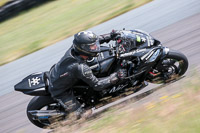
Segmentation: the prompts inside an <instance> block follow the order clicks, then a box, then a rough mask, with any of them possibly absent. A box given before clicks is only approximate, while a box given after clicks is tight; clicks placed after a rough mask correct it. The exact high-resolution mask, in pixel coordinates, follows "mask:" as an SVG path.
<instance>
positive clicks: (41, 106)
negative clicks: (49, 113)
mask: <svg viewBox="0 0 200 133" xmlns="http://www.w3.org/2000/svg"><path fill="white" fill-rule="evenodd" d="M53 104H57V103H56V102H55V101H54V100H53V99H52V98H51V97H49V96H35V97H34V98H33V99H31V101H30V102H29V104H28V106H27V110H26V114H27V117H28V119H29V120H30V121H31V122H32V123H33V124H34V125H35V126H37V127H40V128H45V127H47V126H49V125H50V124H51V122H49V121H48V120H43V121H40V120H34V118H33V116H32V115H31V114H30V113H29V111H34V110H49V108H48V107H50V106H52V105H53Z"/></svg>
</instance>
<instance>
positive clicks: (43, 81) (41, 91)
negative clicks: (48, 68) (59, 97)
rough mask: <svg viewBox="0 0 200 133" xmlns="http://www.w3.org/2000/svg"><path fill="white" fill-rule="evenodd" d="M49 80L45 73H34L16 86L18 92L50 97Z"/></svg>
mask: <svg viewBox="0 0 200 133" xmlns="http://www.w3.org/2000/svg"><path fill="white" fill-rule="evenodd" d="M47 85H48V80H47V78H46V74H45V72H40V73H34V74H31V75H29V76H27V77H26V78H24V79H23V80H22V81H21V82H19V83H18V84H16V85H15V86H14V88H15V90H16V91H21V92H23V93H24V94H28V95H33V96H45V95H49V93H48V92H47Z"/></svg>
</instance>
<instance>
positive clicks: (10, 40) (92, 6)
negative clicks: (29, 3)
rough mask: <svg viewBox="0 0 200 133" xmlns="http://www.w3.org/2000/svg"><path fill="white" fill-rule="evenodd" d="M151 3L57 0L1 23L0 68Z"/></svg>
mask: <svg viewBox="0 0 200 133" xmlns="http://www.w3.org/2000/svg"><path fill="white" fill-rule="evenodd" d="M149 1H151V0H101V1H99V0H55V1H52V2H49V3H47V4H45V5H43V6H39V7H36V8H34V9H31V10H28V11H26V12H22V13H21V14H19V15H18V16H17V17H14V18H12V19H9V20H7V21H5V22H2V23H0V65H3V64H5V63H8V62H10V61H13V60H15V59H17V58H19V57H22V56H24V55H27V54H29V53H31V52H34V51H36V50H39V49H41V48H43V47H46V46H48V45H51V44H53V43H55V42H57V41H59V40H62V39H64V38H66V37H69V36H71V35H73V34H75V33H77V32H79V31H81V30H85V29H88V28H90V27H92V26H95V25H97V24H100V23H102V22H104V21H106V20H108V19H111V18H113V17H115V16H118V15H120V14H122V13H125V12H127V11H129V10H131V9H133V8H136V7H138V6H141V5H143V4H145V3H147V2H149ZM66 45H67V44H66ZM69 45H71V44H69Z"/></svg>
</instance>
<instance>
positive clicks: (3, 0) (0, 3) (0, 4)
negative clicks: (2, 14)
mask: <svg viewBox="0 0 200 133" xmlns="http://www.w3.org/2000/svg"><path fill="white" fill-rule="evenodd" d="M9 1H11V0H0V6H3V5H4V4H6V3H7V2H9Z"/></svg>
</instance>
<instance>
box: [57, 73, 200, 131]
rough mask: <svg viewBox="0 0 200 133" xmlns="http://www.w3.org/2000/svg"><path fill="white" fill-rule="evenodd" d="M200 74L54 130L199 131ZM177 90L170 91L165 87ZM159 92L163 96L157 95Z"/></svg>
mask: <svg viewBox="0 0 200 133" xmlns="http://www.w3.org/2000/svg"><path fill="white" fill-rule="evenodd" d="M199 81H200V76H199V74H196V73H195V74H193V76H191V77H188V78H184V79H182V80H181V81H178V82H177V83H173V84H171V85H169V86H166V87H165V88H164V89H163V91H162V90H160V92H159V96H161V97H156V98H155V97H154V96H152V98H151V100H148V101H146V102H141V103H142V104H138V105H137V107H136V106H133V105H134V103H133V101H129V102H127V103H124V104H123V105H118V106H116V107H114V108H110V109H109V110H108V111H107V112H104V113H102V114H101V115H100V116H98V117H97V118H95V119H91V120H89V121H85V122H83V123H81V124H80V123H79V124H76V125H73V126H61V127H58V128H57V129H56V130H55V131H54V132H59V133H60V132H63V133H64V132H66V131H68V132H76V133H79V132H80V133H94V132H95V133H104V132H109V133H199V132H200V117H199V116H200V82H199ZM170 88H173V89H178V88H179V89H180V91H177V92H176V93H171V94H170V93H169V91H167V90H168V89H170ZM160 94H162V95H160Z"/></svg>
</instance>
